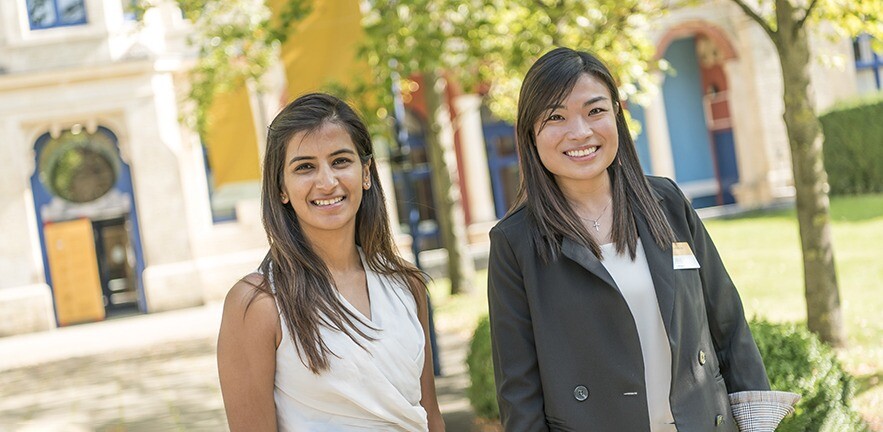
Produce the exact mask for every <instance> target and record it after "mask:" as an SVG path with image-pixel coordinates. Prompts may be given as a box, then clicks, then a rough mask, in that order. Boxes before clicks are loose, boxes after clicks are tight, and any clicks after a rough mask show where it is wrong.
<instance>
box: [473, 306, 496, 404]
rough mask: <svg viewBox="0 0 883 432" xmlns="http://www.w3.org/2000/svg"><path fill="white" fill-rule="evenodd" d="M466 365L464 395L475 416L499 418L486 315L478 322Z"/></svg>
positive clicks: (489, 325) (488, 323) (489, 332)
mask: <svg viewBox="0 0 883 432" xmlns="http://www.w3.org/2000/svg"><path fill="white" fill-rule="evenodd" d="M466 365H467V366H468V367H469V388H468V389H467V390H466V395H467V396H468V397H469V404H470V405H472V409H473V410H474V411H475V415H476V416H477V417H481V418H486V419H498V418H500V407H499V406H498V405H497V389H496V387H495V386H494V363H493V359H492V355H491V324H490V321H489V320H488V317H487V315H485V316H483V317H482V318H481V319H479V320H478V326H477V327H476V328H475V333H473V335H472V343H471V344H470V346H469V354H467V355H466Z"/></svg>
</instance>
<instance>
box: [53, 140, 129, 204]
mask: <svg viewBox="0 0 883 432" xmlns="http://www.w3.org/2000/svg"><path fill="white" fill-rule="evenodd" d="M106 141H108V140H107V138H106V137H105V136H104V135H103V134H100V133H99V134H86V133H80V134H72V133H71V132H70V131H65V132H63V133H62V134H61V135H60V136H59V137H58V138H57V139H54V140H53V142H51V143H49V144H48V145H47V146H46V149H45V150H44V151H43V154H42V156H41V157H40V178H41V180H42V181H43V184H44V185H46V186H47V188H48V189H49V190H50V191H51V192H52V193H53V194H55V195H56V196H58V197H60V198H63V199H65V200H67V201H70V202H75V203H87V202H91V201H94V200H96V199H98V198H101V197H102V196H104V195H105V194H106V193H108V192H109V191H110V190H111V189H113V186H114V184H115V183H116V180H117V171H118V169H117V166H116V163H117V161H116V155H115V151H114V148H113V147H111V146H112V145H113V143H111V142H106Z"/></svg>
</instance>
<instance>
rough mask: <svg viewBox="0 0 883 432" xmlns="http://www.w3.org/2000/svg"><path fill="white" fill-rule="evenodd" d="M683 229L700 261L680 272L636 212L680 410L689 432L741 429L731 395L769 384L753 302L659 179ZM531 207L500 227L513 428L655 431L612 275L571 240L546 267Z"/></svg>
mask: <svg viewBox="0 0 883 432" xmlns="http://www.w3.org/2000/svg"><path fill="white" fill-rule="evenodd" d="M648 179H649V181H650V185H651V190H652V192H653V193H654V195H655V196H656V198H657V199H658V200H659V203H660V205H661V206H662V209H663V212H664V213H665V215H666V217H667V218H668V220H669V223H670V224H671V227H672V229H673V230H674V233H675V241H678V242H687V243H689V244H690V248H691V249H692V250H693V253H694V254H695V256H696V259H697V260H698V261H699V264H700V265H701V268H700V269H698V270H696V269H692V270H673V260H672V249H671V246H670V245H669V246H668V247H667V248H666V249H665V250H662V249H661V248H659V246H658V245H657V243H656V242H655V241H654V240H653V237H652V236H651V235H650V231H649V228H648V226H647V223H646V221H645V220H644V217H643V216H642V215H641V214H640V213H639V212H638V211H637V209H635V214H636V225H637V228H638V235H639V236H640V237H641V239H642V243H643V245H644V249H645V252H646V256H647V263H648V265H649V267H650V274H651V275H652V278H653V284H654V286H655V289H656V295H657V298H658V300H659V309H660V311H661V313H662V320H663V322H664V324H665V330H666V332H667V334H668V338H669V343H670V345H671V355H672V358H671V360H672V385H671V395H670V398H669V400H670V402H671V410H672V414H673V415H674V419H675V425H676V427H677V429H678V431H680V432H694V431H696V432H701V431H738V428H737V427H736V425H735V422H734V420H733V417H732V414H731V412H730V405H729V402H728V398H727V393H728V392H730V393H732V392H737V391H742V390H768V389H769V381H768V379H767V375H766V371H765V370H764V366H763V363H762V361H761V358H760V354H759V352H758V350H757V346H756V345H755V343H754V339H753V338H752V336H751V332H750V331H749V330H748V325H747V323H746V322H745V317H744V314H743V310H742V302H741V300H740V299H739V294H738V293H737V292H736V288H735V286H733V282H732V281H731V280H730V277H729V275H728V274H727V271H726V269H724V265H723V263H722V262H721V260H720V256H719V255H718V252H717V249H715V247H714V244H713V243H712V241H711V238H710V237H709V236H708V233H707V232H706V231H705V227H704V226H703V225H702V222H701V221H700V220H699V217H698V216H697V215H696V212H695V211H693V208H692V207H691V206H690V203H689V201H687V199H686V198H685V197H684V195H683V193H682V192H681V191H680V189H678V187H677V186H676V185H675V184H674V182H672V181H671V180H668V179H664V178H659V177H648ZM533 229H534V222H533V221H532V219H531V217H530V216H529V215H528V211H527V210H526V209H524V208H521V209H519V210H516V211H514V212H513V213H512V214H510V215H509V216H507V217H506V218H504V219H503V220H501V221H500V222H499V223H498V224H497V225H496V226H495V227H494V228H493V229H492V230H491V233H490V235H491V251H490V258H489V259H490V262H489V273H488V302H489V304H490V319H491V339H492V344H493V356H494V371H495V378H496V384H497V396H498V401H499V404H500V414H501V416H502V420H503V425H504V426H505V430H506V431H507V432H516V431H530V432H536V431H547V430H552V431H610V432H639V431H640V432H642V431H649V430H650V425H649V414H648V409H647V398H646V394H645V384H644V362H643V359H642V356H641V344H640V341H639V340H638V333H637V329H636V327H635V322H634V319H633V318H632V316H631V313H630V311H629V307H628V305H627V304H626V302H625V300H624V298H623V297H622V295H621V294H620V292H619V290H618V288H617V287H616V283H614V281H613V278H612V277H611V276H610V274H609V273H607V271H606V270H605V269H604V266H603V265H602V264H601V262H600V261H598V259H597V258H595V256H594V255H593V254H592V253H591V251H590V250H589V249H588V248H585V247H582V246H579V245H577V244H576V243H575V242H573V241H571V240H569V239H564V240H563V242H562V245H561V250H562V254H561V256H559V257H558V259H556V260H555V261H553V262H551V263H549V264H546V265H544V264H542V263H541V261H540V259H539V258H538V256H537V254H536V252H535V249H534V242H533V240H532V236H531V235H530V233H531V230H533Z"/></svg>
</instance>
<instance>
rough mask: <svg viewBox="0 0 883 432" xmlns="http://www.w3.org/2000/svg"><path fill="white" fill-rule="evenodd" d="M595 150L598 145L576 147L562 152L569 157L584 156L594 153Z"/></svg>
mask: <svg viewBox="0 0 883 432" xmlns="http://www.w3.org/2000/svg"><path fill="white" fill-rule="evenodd" d="M597 150H598V146H593V147H583V148H578V149H574V150H568V151H566V152H564V154H566V155H567V156H570V157H585V156H588V155H590V154H592V153H595V152H596V151H597Z"/></svg>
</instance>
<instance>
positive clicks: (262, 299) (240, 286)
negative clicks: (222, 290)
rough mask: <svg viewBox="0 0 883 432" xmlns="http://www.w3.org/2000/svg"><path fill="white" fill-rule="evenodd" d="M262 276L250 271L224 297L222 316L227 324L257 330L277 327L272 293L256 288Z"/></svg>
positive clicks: (277, 319)
mask: <svg viewBox="0 0 883 432" xmlns="http://www.w3.org/2000/svg"><path fill="white" fill-rule="evenodd" d="M263 280H264V278H263V276H262V275H260V274H258V273H251V274H249V275H247V276H245V277H244V278H242V279H240V280H239V281H238V282H236V284H234V285H233V288H230V291H228V292H227V297H226V298H225V299H224V318H223V321H225V322H226V323H227V324H232V325H236V324H240V325H242V326H243V327H246V328H248V329H253V330H257V331H268V330H273V331H272V334H275V333H276V331H275V329H277V328H279V314H278V309H276V300H275V299H274V297H273V295H271V294H269V293H267V292H265V291H262V290H261V289H260V288H258V287H259V286H260V285H261V284H262V283H263Z"/></svg>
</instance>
